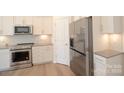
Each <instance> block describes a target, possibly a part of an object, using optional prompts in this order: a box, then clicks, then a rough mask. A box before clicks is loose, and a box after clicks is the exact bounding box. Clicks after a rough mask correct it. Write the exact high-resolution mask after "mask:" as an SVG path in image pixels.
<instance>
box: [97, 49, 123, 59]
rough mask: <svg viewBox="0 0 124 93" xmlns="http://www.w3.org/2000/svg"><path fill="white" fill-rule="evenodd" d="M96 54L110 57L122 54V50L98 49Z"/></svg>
mask: <svg viewBox="0 0 124 93" xmlns="http://www.w3.org/2000/svg"><path fill="white" fill-rule="evenodd" d="M95 54H96V55H99V56H102V57H105V58H110V57H113V56H117V55H120V54H122V52H119V51H116V50H103V51H97V52H95Z"/></svg>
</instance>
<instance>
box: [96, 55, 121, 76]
mask: <svg viewBox="0 0 124 93" xmlns="http://www.w3.org/2000/svg"><path fill="white" fill-rule="evenodd" d="M122 62H123V58H122V55H121V54H120V55H117V56H113V57H110V58H105V57H102V56H99V55H96V54H95V55H94V75H95V76H120V75H122V74H123V72H122Z"/></svg>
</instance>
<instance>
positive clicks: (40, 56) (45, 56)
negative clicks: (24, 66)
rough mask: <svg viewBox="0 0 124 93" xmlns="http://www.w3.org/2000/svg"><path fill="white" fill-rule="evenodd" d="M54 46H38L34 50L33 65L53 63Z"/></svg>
mask: <svg viewBox="0 0 124 93" xmlns="http://www.w3.org/2000/svg"><path fill="white" fill-rule="evenodd" d="M52 51H53V50H52V46H37V47H33V48H32V54H33V63H34V64H42V63H47V62H52V60H53V52H52Z"/></svg>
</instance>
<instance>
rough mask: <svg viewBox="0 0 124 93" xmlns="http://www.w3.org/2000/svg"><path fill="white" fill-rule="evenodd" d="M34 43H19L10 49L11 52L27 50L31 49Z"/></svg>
mask: <svg viewBox="0 0 124 93" xmlns="http://www.w3.org/2000/svg"><path fill="white" fill-rule="evenodd" d="M33 44H34V43H20V44H17V45H15V46H13V47H12V48H11V50H17V49H27V48H32V45H33Z"/></svg>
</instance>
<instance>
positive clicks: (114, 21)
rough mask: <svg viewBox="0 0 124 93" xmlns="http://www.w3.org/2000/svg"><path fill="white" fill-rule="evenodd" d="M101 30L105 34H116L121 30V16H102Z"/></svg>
mask: <svg viewBox="0 0 124 93" xmlns="http://www.w3.org/2000/svg"><path fill="white" fill-rule="evenodd" d="M101 30H102V32H103V33H105V34H114V33H115V34H116V33H121V32H122V17H120V16H102V17H101Z"/></svg>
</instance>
